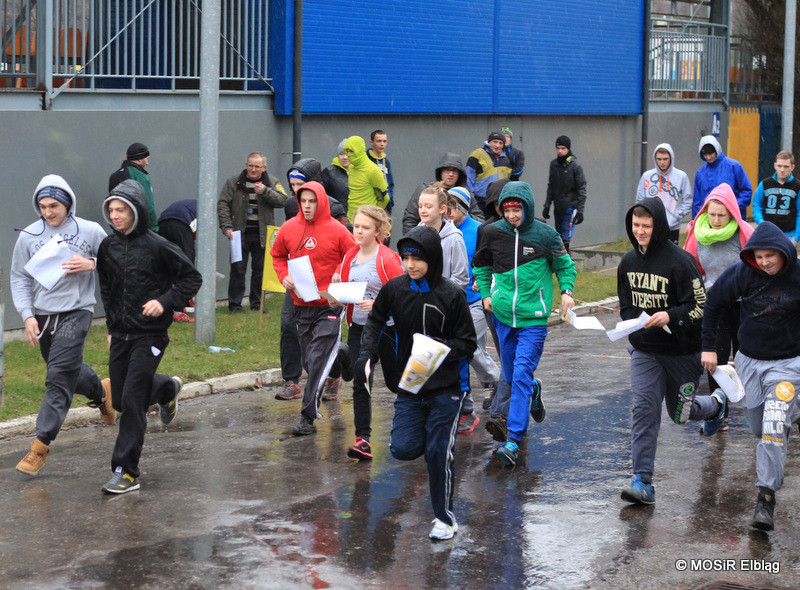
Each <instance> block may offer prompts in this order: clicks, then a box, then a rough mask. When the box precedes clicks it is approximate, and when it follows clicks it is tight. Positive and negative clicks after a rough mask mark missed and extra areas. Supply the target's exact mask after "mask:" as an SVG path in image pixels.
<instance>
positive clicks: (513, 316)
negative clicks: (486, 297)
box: [511, 227, 519, 328]
mask: <svg viewBox="0 0 800 590" xmlns="http://www.w3.org/2000/svg"><path fill="white" fill-rule="evenodd" d="M518 270H519V230H518V229H517V228H516V227H515V228H514V295H513V296H512V297H511V322H512V327H514V328H516V327H517V294H518V293H519V283H518V281H517V278H518V277H517V271H518Z"/></svg>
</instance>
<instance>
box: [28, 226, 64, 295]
mask: <svg viewBox="0 0 800 590" xmlns="http://www.w3.org/2000/svg"><path fill="white" fill-rule="evenodd" d="M70 258H72V250H70V249H69V246H68V245H67V244H65V243H64V241H63V238H62V237H61V234H56V235H54V236H53V237H52V238H50V241H49V242H47V243H46V244H45V245H44V246H42V247H41V248H39V251H38V252H36V254H34V255H33V256H32V257H31V259H30V260H28V263H27V264H26V265H25V270H26V271H28V274H29V275H31V276H32V277H33V278H34V279H36V280H37V281H39V283H40V284H41V285H42V287H44V288H45V289H47V290H48V291H49V290H50V289H52V288H53V286H54V285H55V284H56V283H57V282H58V281H59V279H60V278H61V277H63V276H64V275H65V274H66V272H67V271H66V270H64V269H63V268H62V267H61V264H62V263H64V262H66V261H67V260H69V259H70Z"/></svg>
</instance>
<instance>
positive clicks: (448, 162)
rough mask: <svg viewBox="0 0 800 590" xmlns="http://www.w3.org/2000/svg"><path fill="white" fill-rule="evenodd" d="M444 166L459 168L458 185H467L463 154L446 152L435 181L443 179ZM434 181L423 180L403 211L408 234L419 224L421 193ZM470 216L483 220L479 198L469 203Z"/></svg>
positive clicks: (404, 226) (404, 230)
mask: <svg viewBox="0 0 800 590" xmlns="http://www.w3.org/2000/svg"><path fill="white" fill-rule="evenodd" d="M444 168H455V169H457V170H458V180H456V184H455V185H456V186H467V170H466V168H464V163H463V162H462V161H461V156H459V155H458V154H454V153H453V152H446V153H445V154H444V155H443V156H442V157H441V158H439V163H438V164H436V171H435V176H436V180H435V181H434V182H439V181H440V180H441V179H442V170H443V169H444ZM432 184H433V182H423V183H422V184H420V185H419V186H418V187H417V190H415V191H414V194H413V195H411V198H410V199H409V200H408V203H407V204H406V208H405V211H404V212H403V234H407V233H408V232H409V230H410V229H411V228H412V227H415V226H417V225H419V195H420V194H421V193H422V191H423V190H425V189H426V188H428V187H429V186H430V185H432ZM469 216H470V217H472V218H473V219H477V220H478V221H483V212H482V211H481V208H480V205H478V201H477V199H474V198H473V199H471V200H470V204H469Z"/></svg>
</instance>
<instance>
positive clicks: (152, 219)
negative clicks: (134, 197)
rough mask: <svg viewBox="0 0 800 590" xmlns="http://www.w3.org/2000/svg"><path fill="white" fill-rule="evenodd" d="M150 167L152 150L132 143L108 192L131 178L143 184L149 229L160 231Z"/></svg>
mask: <svg viewBox="0 0 800 590" xmlns="http://www.w3.org/2000/svg"><path fill="white" fill-rule="evenodd" d="M149 165H150V150H149V149H147V146H146V145H144V144H143V143H138V142H137V143H132V144H131V145H129V146H128V151H127V152H126V155H125V160H124V161H123V162H122V164H121V165H120V167H119V169H118V170H117V171H116V172H114V173H113V174H112V175H111V176H110V177H109V179H108V191H109V192H111V191H112V190H113V189H114V187H115V186H117V185H118V184H119V183H121V182H122V181H124V180H127V179H129V178H130V179H131V180H135V181H136V182H138V183H139V184H141V185H142V188H143V189H144V194H145V195H147V219H148V221H147V227H148V228H150V229H151V230H153V231H158V221H157V220H156V204H155V198H154V197H153V186H152V184H151V183H150V173H149V172H148V171H147V167H148V166H149Z"/></svg>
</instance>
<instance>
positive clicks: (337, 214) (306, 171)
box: [283, 158, 347, 221]
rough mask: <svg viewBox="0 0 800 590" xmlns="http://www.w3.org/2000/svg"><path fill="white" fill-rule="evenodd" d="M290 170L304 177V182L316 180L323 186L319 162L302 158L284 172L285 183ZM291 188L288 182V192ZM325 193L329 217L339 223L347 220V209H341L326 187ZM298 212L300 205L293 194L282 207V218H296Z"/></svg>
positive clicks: (340, 205)
mask: <svg viewBox="0 0 800 590" xmlns="http://www.w3.org/2000/svg"><path fill="white" fill-rule="evenodd" d="M292 170H297V171H298V172H300V173H301V174H302V175H303V176H305V177H306V182H311V181H312V180H316V181H317V182H319V183H320V184H322V185H323V186H324V185H325V183H324V182H323V181H322V164H320V163H319V161H317V160H315V159H314V158H302V159H300V160H297V162H295V163H294V164H292V167H291V168H289V169H288V170H287V171H286V180H287V181H288V180H289V172H291V171H292ZM291 186H292V183H291V182H290V183H289V189H290V190H291ZM325 192H326V193H328V204H329V205H330V206H331V217H333V218H334V219H336V220H339V221H341V220H342V218H343V217H344V218H345V219H347V207H346V206H345V207H342V204H341V203H340V202H339V201H337V200H336V199H335V198H334V197H332V196H331V195H330V191H329V190H328V187H327V186H326V187H325ZM299 212H300V205H299V204H298V203H297V198H296V197H295V195H294V194H292V195H289V198H288V199H286V204H285V205H284V206H283V214H284V216H285V217H286V219H291V218H292V217H296V216H297V214H298V213H299Z"/></svg>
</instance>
